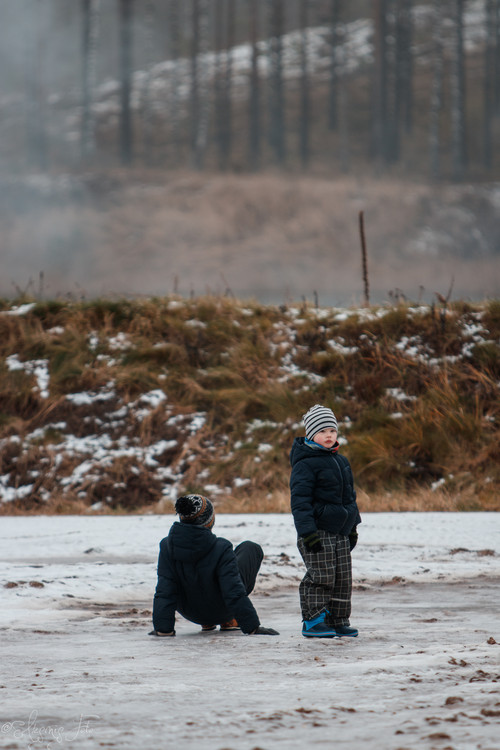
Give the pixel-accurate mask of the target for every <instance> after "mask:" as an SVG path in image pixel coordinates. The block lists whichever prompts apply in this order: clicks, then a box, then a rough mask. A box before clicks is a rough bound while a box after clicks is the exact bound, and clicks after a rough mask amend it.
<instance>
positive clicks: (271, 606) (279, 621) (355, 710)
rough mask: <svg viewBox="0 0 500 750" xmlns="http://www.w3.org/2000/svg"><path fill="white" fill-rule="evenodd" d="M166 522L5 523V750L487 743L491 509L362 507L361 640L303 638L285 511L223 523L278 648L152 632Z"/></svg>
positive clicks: (495, 529)
mask: <svg viewBox="0 0 500 750" xmlns="http://www.w3.org/2000/svg"><path fill="white" fill-rule="evenodd" d="M173 520H174V517H173V516H152V515H148V516H140V517H138V516H127V517H123V516H121V517H108V516H94V517H81V516H78V517H75V516H73V517H61V516H59V517H34V516H31V517H3V518H2V519H1V521H0V559H1V562H2V574H1V586H0V593H1V607H0V632H1V639H0V665H1V667H0V746H1V747H3V748H10V749H12V750H14V749H17V748H19V750H21V749H24V748H26V749H28V748H30V749H31V748H43V749H44V750H45V748H51V749H52V748H78V749H80V748H81V749H82V750H83V749H86V748H101V747H104V748H106V747H108V748H125V749H126V750H129V749H130V750H137V748H144V750H156V748H158V749H160V748H161V749H162V750H179V749H180V750H223V749H224V750H254V749H256V748H259V749H260V750H275V749H276V748H277V749H279V750H295V748H296V749H297V750H299V748H300V749H301V750H302V748H306V747H307V748H308V747H318V748H349V749H352V750H357V749H358V748H360V750H361V748H363V750H364V749H365V748H369V749H370V750H372V749H375V750H378V749H380V750H398V749H400V750H409V749H411V750H413V749H415V750H416V749H417V748H418V749H420V748H425V749H427V748H429V749H430V748H436V749H439V750H445V749H446V750H450V748H452V749H453V750H462V749H466V748H467V749H468V748H471V749H472V748H477V750H499V748H500V730H499V727H500V645H499V644H500V616H499V615H500V596H499V583H500V514H495V513H490V514H487V513H469V514H461V513H455V514H453V513H450V514H446V513H429V514H421V513H402V514H390V513H389V514H365V515H364V518H363V520H364V523H363V524H362V526H360V527H359V536H360V541H359V544H358V546H357V547H356V549H355V550H354V553H353V572H354V580H355V591H354V595H353V615H352V618H351V621H352V623H353V625H355V626H357V627H358V628H359V630H360V636H359V638H357V639H349V640H346V639H332V640H320V641H315V642H310V641H307V640H306V639H304V638H303V637H302V636H301V633H300V627H301V623H300V611H299V603H298V590H297V589H298V581H299V580H300V578H301V575H302V565H301V562H300V559H299V556H298V552H297V550H296V547H295V534H294V529H293V524H292V521H291V518H290V517H289V516H287V515H253V516H250V515H245V516H241V515H237V516H236V515H235V516H230V515H220V516H217V519H216V526H215V529H214V530H215V532H216V533H217V534H219V535H220V536H225V537H227V538H228V539H230V540H231V541H232V542H233V543H234V544H237V543H238V542H240V541H242V540H243V539H253V540H254V541H257V542H259V543H260V544H261V545H262V546H263V548H264V551H265V553H266V558H265V560H264V563H263V566H262V569H261V574H260V577H259V579H258V584H257V587H256V590H255V592H254V594H253V595H252V599H253V601H254V603H255V605H256V607H257V610H258V612H259V614H260V618H261V621H262V623H263V624H264V625H267V626H270V627H275V628H276V629H277V630H279V631H280V633H281V634H280V636H279V637H276V638H271V637H260V636H244V635H243V634H241V633H239V632H237V633H219V632H215V633H208V634H201V633H200V632H199V628H198V627H197V626H196V625H192V624H191V623H188V622H186V621H184V620H181V619H179V621H178V623H177V626H176V628H177V633H178V635H177V637H176V638H175V639H155V638H151V637H148V635H147V633H148V631H149V630H150V629H151V621H150V620H151V604H152V596H153V592H154V587H155V583H156V570H155V568H156V557H157V549H158V542H159V541H160V539H161V538H162V537H163V536H165V535H166V534H167V532H168V529H169V527H170V524H171V523H172V521H173Z"/></svg>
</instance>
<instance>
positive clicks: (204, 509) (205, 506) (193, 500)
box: [175, 495, 215, 529]
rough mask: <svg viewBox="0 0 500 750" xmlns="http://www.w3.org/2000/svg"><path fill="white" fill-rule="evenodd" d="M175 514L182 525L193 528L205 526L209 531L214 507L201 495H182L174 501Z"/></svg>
mask: <svg viewBox="0 0 500 750" xmlns="http://www.w3.org/2000/svg"><path fill="white" fill-rule="evenodd" d="M175 512H176V513H178V514H179V519H180V520H181V521H182V523H190V524H192V525H193V526H206V528H207V529H211V528H212V526H213V525H214V521H215V517H214V506H213V505H212V503H211V502H210V500H209V499H208V497H203V495H183V496H182V497H179V498H178V499H177V500H176V503H175Z"/></svg>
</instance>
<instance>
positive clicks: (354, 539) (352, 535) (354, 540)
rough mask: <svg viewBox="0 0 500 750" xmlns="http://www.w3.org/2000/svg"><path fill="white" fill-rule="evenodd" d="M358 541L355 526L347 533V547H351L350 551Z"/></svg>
mask: <svg viewBox="0 0 500 750" xmlns="http://www.w3.org/2000/svg"><path fill="white" fill-rule="evenodd" d="M357 543H358V532H357V531H356V526H355V527H354V528H353V530H352V531H351V533H350V534H349V547H350V548H351V551H352V550H353V549H354V547H355V546H356V545H357Z"/></svg>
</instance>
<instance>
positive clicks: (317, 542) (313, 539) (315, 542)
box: [302, 531, 323, 552]
mask: <svg viewBox="0 0 500 750" xmlns="http://www.w3.org/2000/svg"><path fill="white" fill-rule="evenodd" d="M302 539H303V540H304V544H305V545H306V549H308V550H309V552H321V550H322V549H323V545H322V544H321V539H320V538H319V534H318V532H317V531H311V532H310V533H309V534H305V535H304V536H303V537H302Z"/></svg>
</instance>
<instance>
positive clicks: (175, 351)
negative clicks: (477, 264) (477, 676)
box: [0, 296, 500, 513]
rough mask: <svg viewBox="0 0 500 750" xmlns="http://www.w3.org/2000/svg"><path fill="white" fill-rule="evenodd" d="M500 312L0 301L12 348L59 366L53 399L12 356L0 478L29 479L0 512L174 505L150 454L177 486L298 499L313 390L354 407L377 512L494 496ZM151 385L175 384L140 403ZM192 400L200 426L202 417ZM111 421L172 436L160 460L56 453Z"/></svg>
mask: <svg viewBox="0 0 500 750" xmlns="http://www.w3.org/2000/svg"><path fill="white" fill-rule="evenodd" d="M368 313H369V314H368ZM367 315H368V317H367ZM499 321H500V313H499V306H498V303H497V302H496V301H493V302H489V303H484V304H481V305H472V304H471V303H468V304H465V303H461V304H458V303H456V304H455V305H453V306H449V307H448V309H446V310H444V309H434V308H423V309H415V308H411V307H408V306H406V305H402V304H400V305H398V306H396V307H394V308H384V309H383V310H378V311H377V310H375V309H372V310H370V311H365V312H363V311H354V310H351V311H349V315H348V316H347V317H346V316H343V315H341V316H338V311H337V310H321V311H319V312H318V311H316V310H315V309H314V308H313V307H312V306H311V305H307V304H303V305H302V309H301V310H300V311H297V310H295V309H289V308H288V307H284V308H283V309H279V308H276V307H264V306H262V305H260V304H257V303H251V302H248V303H240V302H238V301H236V300H232V299H229V298H226V297H215V296H208V297H203V298H194V299H191V300H182V299H181V298H179V297H173V298H165V299H159V300H139V301H130V300H129V301H111V300H99V301H97V302H95V303H89V302H85V303H66V304H59V303H56V302H50V303H49V302H44V303H39V304H37V305H36V306H35V307H34V308H33V310H32V311H31V312H30V313H29V314H27V315H26V316H25V317H19V318H18V317H11V316H7V315H0V324H1V325H2V326H3V331H4V333H5V338H4V340H3V342H2V346H3V348H2V353H3V356H4V357H7V356H9V355H10V354H16V355H17V356H18V358H19V360H20V361H22V362H23V361H31V360H32V359H33V358H36V359H43V360H44V361H47V363H48V367H49V372H50V394H49V396H48V397H47V398H42V397H41V395H40V393H39V391H38V388H37V386H36V378H35V376H34V375H33V374H29V373H27V372H22V371H19V370H16V371H13V372H12V371H9V369H8V367H7V365H6V364H5V363H3V362H2V363H0V440H1V441H2V442H1V443H0V476H2V481H3V482H4V483H5V482H7V483H6V487H8V488H9V490H10V489H11V488H13V489H15V488H18V487H21V488H23V487H24V488H25V487H28V486H29V485H33V487H32V489H31V491H30V493H29V494H28V495H27V496H26V497H23V498H21V499H18V500H15V501H13V502H12V503H4V504H3V505H2V506H0V513H9V512H12V513H17V512H18V511H23V512H34V513H36V512H48V513H50V512H72V511H71V509H74V512H80V511H81V510H82V509H85V510H86V512H89V509H90V508H91V506H92V505H95V504H100V505H97V506H96V507H97V508H100V509H101V511H107V512H125V511H128V512H137V510H138V509H142V510H145V509H149V510H151V509H153V508H155V509H160V510H165V509H168V506H169V503H168V502H164V501H163V500H162V499H161V498H162V491H163V489H164V481H163V480H162V479H161V477H158V476H156V474H155V470H154V466H155V465H158V466H159V467H163V468H165V469H166V468H168V470H169V471H170V472H171V473H170V474H168V472H167V475H166V477H167V478H166V479H165V482H167V484H168V482H169V481H170V482H174V481H175V482H177V483H180V484H181V486H182V488H183V491H198V492H207V490H205V485H206V486H207V487H210V486H216V488H218V490H217V491H216V492H215V493H214V500H215V502H216V504H217V506H218V507H219V508H220V509H221V510H224V511H229V510H231V511H232V512H268V511H273V512H288V488H287V484H288V473H289V466H288V453H289V450H290V447H291V443H292V441H293V438H294V437H295V435H298V434H300V427H299V425H298V424H297V423H298V422H299V420H300V416H301V415H302V414H303V413H304V411H305V410H306V409H307V408H308V406H310V405H311V403H314V402H325V403H328V404H330V405H331V406H332V408H334V410H335V411H336V413H337V414H338V416H339V418H340V420H341V421H343V420H348V426H344V425H343V426H342V428H341V432H342V434H343V435H344V436H345V437H346V438H347V440H348V444H347V446H346V448H345V453H346V454H347V456H348V457H349V459H350V461H351V463H352V466H353V469H354V474H355V478H356V483H357V486H358V487H359V489H360V503H361V504H362V505H363V506H366V507H365V510H411V509H413V510H415V509H434V510H435V509H443V510H444V509H449V510H477V509H480V508H482V509H488V510H497V509H499V508H498V499H497V496H496V491H495V488H496V487H497V486H498V483H499V482H500V448H499V447H498V446H499V444H500V443H499V440H498V421H499V419H500V400H499V397H498V380H499V377H500V347H499V346H498V332H499V330H500V322H499ZM479 322H480V325H479ZM55 324H57V326H58V327H57V329H55V328H54V325H55ZM487 324H488V325H490V326H491V330H489V329H488V328H486V325H487ZM478 325H479V327H478ZM471 331H474V332H475V333H474V336H475V339H473V338H471V335H472V334H471ZM478 331H480V332H481V335H480V336H479V337H478ZM90 335H91V337H90V338H89V336H90ZM495 337H496V338H495ZM117 342H118V344H119V345H120V346H122V345H123V347H124V348H119V347H118V348H117ZM332 342H333V345H334V346H339V347H340V349H335V348H333V349H332ZM342 347H344V348H342ZM408 347H409V348H408ZM464 347H465V351H466V352H467V353H466V354H464ZM351 348H352V350H351ZM412 350H415V351H412ZM415 352H416V353H415ZM283 357H285V358H287V359H283ZM290 366H293V367H294V368H296V369H295V370H294V371H291V372H290V371H289V369H287V368H289V367H290ZM110 383H111V385H109V384H110ZM100 389H103V390H104V391H105V392H106V398H104V399H102V400H100V401H99V400H91V401H90V402H89V403H88V404H87V405H85V404H81V405H75V404H73V403H71V402H70V401H68V400H67V399H66V395H67V394H72V393H74V392H79V391H91V392H92V393H94V395H95V393H96V392H97V391H99V390H100ZM390 389H394V392H393V391H392V390H390ZM152 390H156V391H158V392H159V393H163V394H164V395H165V396H166V398H164V399H163V400H162V401H161V402H160V403H159V404H157V405H156V406H155V407H151V408H150V409H149V410H146V413H145V414H142V416H137V415H136V410H137V409H139V410H140V408H141V407H140V399H141V397H142V395H143V394H144V393H148V392H150V391H152ZM401 394H402V396H403V399H402V400H401V399H400V395H401ZM134 404H135V405H134ZM120 412H123V414H122V416H121V417H120V418H119V419H118V421H117V417H116V416H113V415H114V414H115V413H120ZM194 412H200V413H202V414H203V418H204V424H203V426H202V427H201V428H198V429H197V430H195V431H194V432H193V431H191V430H190V427H189V424H190V420H191V418H192V415H193V413H194ZM170 418H172V420H173V421H169V419H170ZM34 430H37V432H36V433H35V437H33V431H34ZM102 433H106V434H107V435H108V438H109V440H110V441H111V442H112V443H113V445H115V446H116V445H117V444H118V441H120V440H121V441H125V443H124V444H125V446H128V447H131V446H140V447H141V449H143V450H144V449H145V448H147V447H148V446H154V445H155V444H157V443H159V441H162V440H164V441H168V446H167V447H165V448H162V449H161V450H160V452H159V453H158V455H157V461H156V464H155V463H154V462H153V464H151V463H150V464H149V466H145V465H144V464H143V461H142V459H141V458H137V457H135V458H134V457H132V453H133V451H132V452H129V453H128V454H126V455H124V454H123V452H122V453H117V454H116V455H114V457H113V460H108V461H107V463H106V465H105V466H104V465H103V466H98V468H96V469H95V470H92V472H90V474H89V476H88V477H87V476H84V477H81V478H78V480H77V479H75V474H78V472H77V471H76V470H77V468H78V466H79V465H80V464H81V463H82V462H83V460H84V459H85V460H87V459H89V455H88V454H89V452H90V453H92V452H93V450H92V448H90V449H89V448H88V447H87V448H86V449H82V451H83V453H82V455H80V454H79V453H78V451H76V452H74V451H73V449H71V448H69V449H68V451H69V452H68V453H67V455H66V454H65V455H64V456H61V455H59V447H58V446H60V444H61V443H64V441H65V440H66V438H67V437H68V436H76V437H78V438H85V437H87V436H91V437H93V438H94V437H96V436H98V435H100V434H102ZM29 435H31V436H32V437H31V438H30V439H29V440H28V441H27V442H26V443H25V444H23V442H22V441H23V440H25V438H26V436H29ZM17 436H18V437H19V439H20V441H21V442H18V441H17V440H16V437H17ZM11 438H14V439H13V440H12V439H11ZM56 459H57V461H56ZM90 460H91V461H92V456H90ZM155 460H156V459H155ZM151 467H153V468H151ZM56 469H57V470H56ZM6 478H7V479H6ZM241 478H243V479H244V482H243V483H241V481H240V480H241ZM63 480H64V482H66V488H65V489H64V491H63V490H62V482H63ZM432 487H434V488H435V489H434V491H432V489H431V488H432ZM82 503H83V504H82Z"/></svg>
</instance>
